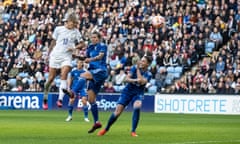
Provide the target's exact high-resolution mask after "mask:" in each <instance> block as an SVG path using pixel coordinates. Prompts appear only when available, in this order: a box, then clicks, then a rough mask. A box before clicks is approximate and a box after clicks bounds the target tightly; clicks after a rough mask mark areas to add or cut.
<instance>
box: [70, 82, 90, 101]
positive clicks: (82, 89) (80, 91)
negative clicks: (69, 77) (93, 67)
mask: <svg viewBox="0 0 240 144" xmlns="http://www.w3.org/2000/svg"><path fill="white" fill-rule="evenodd" d="M85 82H86V80H85V79H83V78H79V79H78V81H77V82H76V83H74V84H73V85H72V91H73V92H74V93H75V94H76V95H79V96H81V97H86V96H87V92H86V91H87V90H86V85H84V84H85Z"/></svg>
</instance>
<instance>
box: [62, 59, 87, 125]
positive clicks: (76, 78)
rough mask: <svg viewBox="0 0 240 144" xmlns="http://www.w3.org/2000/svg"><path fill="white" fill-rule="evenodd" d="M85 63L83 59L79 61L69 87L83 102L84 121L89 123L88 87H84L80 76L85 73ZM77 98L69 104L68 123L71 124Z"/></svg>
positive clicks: (69, 80) (70, 76)
mask: <svg viewBox="0 0 240 144" xmlns="http://www.w3.org/2000/svg"><path fill="white" fill-rule="evenodd" d="M84 72H85V70H84V62H83V60H82V59H78V61H77V68H76V69H74V70H72V71H71V72H70V75H69V78H68V85H69V87H71V89H72V91H73V92H74V93H75V94H76V96H80V97H81V100H82V105H83V106H82V109H83V112H84V121H86V122H89V119H88V106H87V92H86V87H84V82H83V80H81V77H80V74H81V73H84ZM75 99H76V97H72V98H70V99H69V104H68V117H67V118H66V121H67V122H69V121H71V120H72V114H73V105H74V101H75Z"/></svg>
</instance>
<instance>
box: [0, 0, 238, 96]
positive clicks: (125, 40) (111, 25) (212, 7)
mask: <svg viewBox="0 0 240 144" xmlns="http://www.w3.org/2000/svg"><path fill="white" fill-rule="evenodd" d="M70 9H74V11H75V12H76V13H77V14H78V15H79V19H80V24H79V25H78V28H79V30H80V32H81V33H82V35H83V37H84V40H85V41H86V42H87V43H89V34H90V33H91V32H92V31H93V30H98V31H99V32H101V34H102V37H103V39H102V40H103V41H104V42H105V43H107V44H108V64H109V78H108V79H107V81H106V82H105V84H104V87H103V88H102V91H103V92H120V91H121V89H122V88H123V86H124V85H125V83H124V78H125V77H126V74H127V72H128V71H129V68H130V67H131V66H133V65H134V64H136V62H137V61H138V60H139V59H140V57H142V56H143V55H145V54H147V53H148V54H152V56H153V59H154V60H153V62H152V64H151V67H150V68H149V69H150V70H151V72H152V74H153V78H152V80H151V82H150V83H149V85H148V87H147V89H146V92H150V93H155V92H169V93H221V94H223V93H229V94H234V93H240V78H239V77H240V76H239V73H240V34H239V32H240V1H239V0H191V1H189V0H78V1H76V0H59V1H57V0H51V1H47V0H45V1H44V0H41V1H40V0H12V1H11V0H6V1H2V2H0V80H1V81H0V90H1V91H43V87H44V83H45V81H46V79H47V77H48V46H49V44H50V41H51V34H52V32H53V30H54V28H55V27H56V26H57V25H62V24H63V21H62V19H63V18H64V16H65V14H66V12H67V11H69V10H70ZM156 16H163V17H164V18H165V24H163V25H161V26H155V25H153V24H152V21H153V19H154V18H155V17H156ZM214 52H218V54H217V55H213V53H214ZM82 53H83V52H82V51H79V52H78V53H76V54H82ZM73 64H75V61H73ZM196 65H197V66H196ZM175 73H176V74H175ZM184 74H185V75H184ZM58 86H59V78H56V80H55V81H54V83H53V84H52V88H51V91H58ZM167 87H170V89H169V91H166V88H167Z"/></svg>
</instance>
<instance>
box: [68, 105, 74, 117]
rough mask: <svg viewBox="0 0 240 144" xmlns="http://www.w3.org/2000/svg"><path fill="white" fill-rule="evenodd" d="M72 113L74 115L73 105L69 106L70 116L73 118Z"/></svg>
mask: <svg viewBox="0 0 240 144" xmlns="http://www.w3.org/2000/svg"><path fill="white" fill-rule="evenodd" d="M72 113H73V105H69V106H68V115H69V116H72Z"/></svg>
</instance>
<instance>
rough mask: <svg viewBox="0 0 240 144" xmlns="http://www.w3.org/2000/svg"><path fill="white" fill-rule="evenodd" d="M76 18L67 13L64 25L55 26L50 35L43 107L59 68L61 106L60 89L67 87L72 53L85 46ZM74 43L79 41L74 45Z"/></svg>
mask: <svg viewBox="0 0 240 144" xmlns="http://www.w3.org/2000/svg"><path fill="white" fill-rule="evenodd" d="M77 24H78V18H77V16H76V14H75V13H70V14H68V15H67V18H66V23H65V25H64V26H57V27H56V28H55V30H54V32H53V35H52V38H53V40H52V42H51V45H50V47H49V54H50V55H49V76H48V80H47V82H46V83H45V86H44V98H43V109H44V110H47V109H48V93H49V90H50V87H51V83H52V82H53V80H54V78H55V77H56V75H57V70H58V69H60V70H61V74H60V77H61V81H60V86H59V97H58V101H57V106H58V107H62V100H63V97H64V93H63V91H62V89H66V88H67V75H68V73H69V72H70V71H71V66H72V65H71V63H72V53H73V51H74V50H75V49H78V48H82V47H84V46H85V44H84V42H83V40H82V36H81V34H80V32H79V30H78V29H77V28H76V26H77ZM75 43H79V44H78V45H76V46H75Z"/></svg>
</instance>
